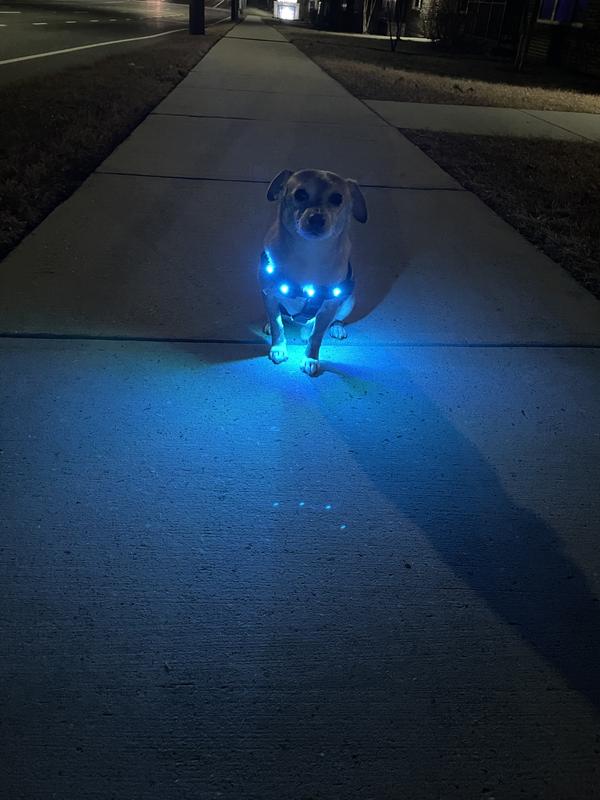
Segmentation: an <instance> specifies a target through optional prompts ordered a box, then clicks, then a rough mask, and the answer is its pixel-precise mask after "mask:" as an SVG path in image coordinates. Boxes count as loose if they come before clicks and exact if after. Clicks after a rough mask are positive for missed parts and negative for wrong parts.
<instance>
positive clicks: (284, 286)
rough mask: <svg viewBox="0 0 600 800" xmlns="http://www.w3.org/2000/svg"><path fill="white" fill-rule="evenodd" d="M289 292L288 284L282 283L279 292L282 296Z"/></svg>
mask: <svg viewBox="0 0 600 800" xmlns="http://www.w3.org/2000/svg"><path fill="white" fill-rule="evenodd" d="M289 290H290V287H289V286H288V285H287V283H282V284H281V286H280V287H279V291H280V292H281V294H287V293H288V292H289Z"/></svg>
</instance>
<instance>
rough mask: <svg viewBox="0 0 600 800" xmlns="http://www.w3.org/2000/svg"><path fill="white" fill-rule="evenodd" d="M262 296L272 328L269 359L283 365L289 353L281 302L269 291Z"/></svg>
mask: <svg viewBox="0 0 600 800" xmlns="http://www.w3.org/2000/svg"><path fill="white" fill-rule="evenodd" d="M262 294H263V300H264V303H265V309H266V312H267V317H268V318H269V327H270V328H271V349H270V350H269V358H270V359H271V361H272V362H273V363H274V364H281V362H282V361H287V357H288V352H287V344H286V341H285V331H284V329H283V320H282V319H281V309H280V308H279V300H278V299H277V298H276V297H275V295H273V294H271V293H270V292H268V291H264V290H263V293H262Z"/></svg>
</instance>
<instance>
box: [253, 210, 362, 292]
mask: <svg viewBox="0 0 600 800" xmlns="http://www.w3.org/2000/svg"><path fill="white" fill-rule="evenodd" d="M265 249H266V250H268V252H269V255H270V256H271V258H272V259H273V262H274V263H275V264H276V265H277V267H278V268H279V269H281V270H284V271H285V274H286V276H287V277H288V278H289V279H290V280H293V281H296V282H302V281H306V280H310V281H312V282H314V283H316V284H320V285H327V284H330V283H335V282H337V281H340V280H343V279H344V277H345V275H346V272H347V270H348V260H349V258H350V239H349V237H348V234H347V233H346V232H345V231H344V232H342V233H341V234H340V236H337V237H335V238H333V237H332V238H331V239H303V238H301V237H300V236H298V235H292V234H291V233H290V232H289V231H288V230H287V229H286V228H285V227H283V225H274V226H273V228H271V230H270V231H269V233H268V234H267V237H266V239H265Z"/></svg>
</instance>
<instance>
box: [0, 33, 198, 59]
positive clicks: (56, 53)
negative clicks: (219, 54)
mask: <svg viewBox="0 0 600 800" xmlns="http://www.w3.org/2000/svg"><path fill="white" fill-rule="evenodd" d="M187 30H188V29H187V28H174V29H173V30H172V31H163V32H162V33H153V34H152V35H151V36H134V37H132V38H129V39H115V40H114V41H113V42H97V43H96V44H84V45H81V46H80V47H67V48H66V50H51V51H50V52H49V53H36V54H35V55H33V56H19V58H7V59H5V60H4V61H0V66H2V64H16V63H17V61H32V60H33V59H34V58H48V57H49V56H60V55H63V53H74V52H75V51H76V50H89V49H90V48H92V47H108V45H111V44H124V43H126V42H139V41H141V40H142V39H156V38H157V37H158V36H168V35H169V34H170V33H180V32H181V31H187Z"/></svg>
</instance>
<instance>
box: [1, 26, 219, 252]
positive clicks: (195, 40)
mask: <svg viewBox="0 0 600 800" xmlns="http://www.w3.org/2000/svg"><path fill="white" fill-rule="evenodd" d="M230 28H231V23H221V24H218V25H215V26H211V27H210V28H208V29H207V34H206V35H205V36H190V35H189V34H188V33H185V32H182V33H174V34H172V35H170V36H167V37H163V38H161V39H159V40H156V41H155V43H153V45H152V46H149V45H145V46H141V47H139V48H136V49H135V50H130V51H128V52H127V53H122V54H119V55H114V56H109V57H107V58H105V59H103V60H101V61H96V62H95V63H94V64H93V65H89V66H79V67H72V68H70V69H66V70H64V71H63V72H61V73H58V74H54V75H53V76H52V80H51V81H48V80H47V79H46V78H43V77H42V78H36V79H31V80H27V81H23V82H20V83H17V84H10V85H9V86H8V87H6V88H2V89H1V90H0V152H2V155H3V157H2V160H1V161H0V259H1V258H3V257H4V256H6V255H7V254H8V253H9V252H10V251H11V250H12V249H13V248H14V247H15V246H16V245H17V244H18V242H19V241H20V240H21V239H22V238H23V237H24V236H26V235H27V234H28V233H29V232H30V231H31V230H33V228H35V227H36V226H37V225H38V224H39V223H40V222H41V221H42V220H43V219H44V218H45V217H46V216H47V215H48V214H49V213H50V212H51V211H52V210H53V209H54V208H56V206H57V205H58V204H59V203H61V202H62V201H63V200H65V199H66V198H67V197H69V196H70V195H71V194H72V193H73V192H74V191H75V190H76V189H77V188H78V187H79V186H80V185H81V183H83V181H84V180H85V179H86V178H87V177H88V176H89V175H90V174H91V173H92V172H93V171H94V169H95V168H96V167H97V166H98V165H99V164H100V163H101V162H102V161H103V160H104V159H105V158H106V157H107V156H108V155H109V154H110V153H111V152H112V151H113V150H114V148H115V147H116V146H117V145H118V144H119V143H120V142H122V141H123V139H125V138H126V137H127V136H128V135H129V133H131V131H132V130H133V129H134V128H135V127H136V126H137V125H138V124H139V123H140V122H141V121H142V120H143V119H144V117H145V116H146V115H147V114H148V113H149V112H150V111H151V110H152V109H153V108H154V107H155V106H156V105H157V104H158V103H159V102H160V101H161V100H162V99H163V97H165V96H166V95H167V94H168V93H169V92H170V91H171V90H172V89H173V88H174V87H175V86H176V85H177V84H178V83H179V82H180V81H181V80H182V78H183V77H184V76H185V75H186V74H187V73H188V72H189V70H190V69H192V67H194V66H195V64H197V63H198V61H200V59H201V58H202V56H203V55H205V54H206V53H207V52H208V50H209V49H210V48H211V47H212V46H213V44H215V42H216V41H218V39H220V38H221V36H223V34H225V33H226V32H227V31H228V30H229V29H230Z"/></svg>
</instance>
